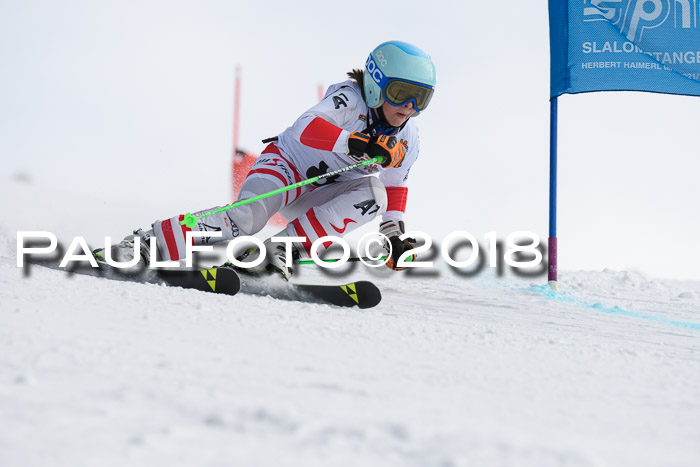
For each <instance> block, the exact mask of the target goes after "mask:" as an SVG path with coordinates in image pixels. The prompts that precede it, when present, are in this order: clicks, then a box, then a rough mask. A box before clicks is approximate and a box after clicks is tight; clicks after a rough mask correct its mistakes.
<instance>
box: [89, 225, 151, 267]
mask: <svg viewBox="0 0 700 467" xmlns="http://www.w3.org/2000/svg"><path fill="white" fill-rule="evenodd" d="M152 236H153V230H149V231H147V232H144V231H143V229H136V230H134V233H133V234H132V235H128V236H126V237H124V240H122V241H121V242H119V243H118V244H116V245H112V247H111V248H110V252H111V258H112V260H113V261H116V262H120V263H126V262H129V261H131V260H133V259H134V257H135V255H136V254H137V253H136V252H135V251H134V250H135V241H134V239H135V238H137V237H138V238H139V251H138V255H139V257H140V259H139V262H138V264H137V266H135V268H141V267H148V264H149V262H150V260H151V237H152ZM92 254H93V256H94V257H95V259H96V260H97V262H98V263H99V264H105V265H106V264H107V259H106V257H105V251H104V248H98V249H96V250H93V252H92Z"/></svg>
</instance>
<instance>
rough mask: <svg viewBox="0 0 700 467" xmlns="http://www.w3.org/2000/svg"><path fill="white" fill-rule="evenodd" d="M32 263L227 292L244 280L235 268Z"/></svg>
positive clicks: (126, 279)
mask: <svg viewBox="0 0 700 467" xmlns="http://www.w3.org/2000/svg"><path fill="white" fill-rule="evenodd" d="M30 264H32V265H36V266H43V267H46V268H49V269H53V270H57V271H63V272H66V273H68V274H79V275H83V276H93V277H101V278H104V279H109V280H116V281H122V282H135V283H141V284H159V285H166V286H170V287H180V288H183V289H194V290H199V291H202V292H210V293H217V294H225V295H236V294H237V293H238V292H239V291H240V289H241V281H240V279H239V277H238V274H236V271H233V270H232V269H231V268H216V267H214V268H202V269H147V270H144V271H140V272H126V271H124V270H122V269H117V268H112V267H110V266H107V265H104V264H102V265H100V267H97V268H93V267H91V266H89V265H80V266H78V267H74V268H61V267H59V266H58V265H57V264H55V263H54V262H50V261H30Z"/></svg>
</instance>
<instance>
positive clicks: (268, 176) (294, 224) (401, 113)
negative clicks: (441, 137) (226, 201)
mask: <svg viewBox="0 0 700 467" xmlns="http://www.w3.org/2000/svg"><path fill="white" fill-rule="evenodd" d="M348 76H349V77H350V78H351V80H348V81H345V82H342V83H339V84H334V85H332V86H330V87H329V88H328V90H327V91H326V94H325V96H324V98H323V99H322V100H321V102H319V103H318V104H317V105H315V106H314V107H312V108H310V109H309V110H307V111H306V112H304V113H303V114H302V115H301V117H299V119H297V121H296V122H295V123H294V124H293V125H292V126H291V127H289V128H287V129H286V130H285V131H283V132H282V133H281V134H279V135H278V137H277V138H274V139H273V140H274V142H272V143H270V144H269V145H268V146H267V147H266V148H265V150H263V152H262V153H261V154H260V157H259V158H258V159H257V160H256V162H255V164H254V165H253V166H252V167H251V169H250V171H249V172H248V175H247V177H246V179H245V182H244V183H243V186H242V187H241V190H240V193H239V198H238V199H239V200H244V199H249V198H252V197H254V196H257V195H260V194H263V193H267V192H269V191H272V190H276V189H278V188H282V187H285V186H289V185H292V184H294V183H297V182H300V181H302V180H305V179H307V178H311V177H314V176H317V175H321V174H324V173H327V172H331V171H334V170H337V169H341V168H344V167H346V166H348V165H352V164H356V163H357V162H360V161H362V160H366V159H368V158H370V157H374V156H382V157H384V160H383V162H382V164H381V165H377V164H371V165H367V166H364V167H362V168H360V169H356V170H354V171H350V172H345V173H342V174H340V175H336V176H333V177H330V178H326V179H322V180H320V181H319V182H317V183H315V184H311V185H306V186H304V187H300V188H297V189H294V190H290V191H287V192H285V193H281V194H278V195H275V196H273V197H269V198H265V199H263V200H259V201H255V202H253V203H250V204H247V205H244V206H240V207H237V208H234V209H232V210H228V211H224V212H220V213H216V214H212V215H209V216H206V217H203V218H201V219H197V225H196V226H195V227H194V228H193V229H192V230H194V231H210V230H219V231H221V232H222V235H223V236H222V237H218V238H214V237H199V236H197V235H194V236H193V242H194V244H205V243H207V244H211V243H213V242H214V241H230V240H232V239H233V238H235V237H238V236H239V235H253V234H255V233H257V232H259V231H260V230H261V229H262V228H263V227H264V226H265V224H266V223H267V221H268V220H269V219H270V217H272V216H273V215H274V214H275V213H276V212H280V214H282V216H283V217H284V218H285V219H291V222H289V223H288V224H287V226H286V228H285V229H284V230H283V231H282V232H280V233H278V234H277V235H275V236H287V237H305V238H306V240H305V241H303V242H295V243H294V244H293V256H294V258H295V259H297V258H305V257H308V256H309V255H310V248H311V244H312V243H313V242H314V241H315V240H317V239H318V238H320V237H324V236H328V235H332V236H342V235H345V234H347V233H349V232H352V231H353V230H354V229H357V228H358V227H360V226H362V225H364V224H366V223H367V222H370V221H372V220H374V219H376V218H378V217H380V216H381V224H380V232H381V233H383V234H384V235H385V236H386V237H387V239H388V242H385V248H386V249H387V251H389V242H390V243H391V247H392V248H391V251H392V255H391V258H390V259H389V261H387V265H388V266H389V267H390V268H392V269H397V268H396V265H395V264H396V260H397V259H398V258H399V256H400V255H401V254H402V253H403V252H404V251H406V250H407V249H411V248H412V247H413V245H412V244H411V242H409V241H400V240H399V238H398V237H399V236H400V235H402V234H403V233H404V232H405V228H404V224H403V221H402V219H403V215H404V212H405V209H406V200H407V193H408V188H407V181H408V175H409V171H410V169H411V166H412V165H413V163H414V162H415V161H416V159H417V158H418V153H419V139H418V128H417V126H416V125H415V122H414V121H413V119H412V117H414V116H415V115H417V114H418V113H420V111H422V110H425V108H426V107H427V105H428V103H429V102H430V99H431V97H432V94H433V89H434V86H435V67H434V65H433V62H432V60H431V59H430V57H429V56H428V55H427V54H426V53H425V52H423V51H422V50H420V49H419V48H417V47H415V46H413V45H410V44H407V43H405V42H399V41H391V42H385V43H383V44H381V45H379V46H378V47H377V48H375V49H374V50H373V51H372V53H371V54H370V56H369V58H368V60H367V63H366V65H365V68H364V70H362V71H361V70H357V69H356V70H353V71H352V72H350V73H348ZM215 209H217V208H212V209H208V210H205V211H200V212H198V213H194V215H195V216H200V215H202V214H204V213H207V212H211V211H213V210H215ZM183 218H184V216H183V215H179V216H175V217H172V218H170V219H166V220H162V221H156V222H155V223H154V224H153V230H152V231H149V232H143V231H142V230H140V229H139V230H137V231H136V232H135V233H134V234H135V235H139V236H140V237H141V238H142V239H144V240H146V239H148V238H150V236H152V235H155V236H156V245H157V246H158V254H159V256H160V257H161V258H162V259H164V260H180V259H184V256H185V238H186V237H185V234H186V232H187V231H188V230H190V229H189V228H188V227H185V226H183V225H181V224H180V221H182V219H183ZM130 239H131V243H132V251H133V236H131V237H127V238H126V239H125V240H124V241H123V242H122V244H120V246H122V247H124V246H125V245H123V244H124V242H126V243H127V245H126V247H127V248H128V243H129V240H130ZM147 243H148V242H144V241H142V242H141V244H142V245H144V244H146V245H147ZM265 246H266V250H267V253H268V254H267V261H266V263H265V266H264V267H265V268H266V269H267V270H270V271H277V272H280V273H282V274H283V275H284V276H285V277H286V278H289V277H290V275H291V274H292V268H289V267H287V266H286V251H285V250H286V249H285V246H284V244H283V243H272V242H271V241H270V239H268V240H267V241H266V242H265ZM327 246H328V243H326V244H324V247H327ZM322 249H323V248H321V249H320V250H319V251H321V250H322ZM144 253H145V252H144V251H143V246H142V251H141V254H142V256H143V255H144ZM132 254H133V253H132Z"/></svg>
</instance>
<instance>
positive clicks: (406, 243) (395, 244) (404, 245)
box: [379, 221, 416, 271]
mask: <svg viewBox="0 0 700 467" xmlns="http://www.w3.org/2000/svg"><path fill="white" fill-rule="evenodd" d="M379 233H381V234H383V235H384V236H385V237H386V240H384V250H386V253H387V255H388V254H389V251H391V257H390V258H389V259H388V260H387V262H386V263H385V264H386V265H387V267H388V268H389V269H393V270H394V271H401V270H402V269H406V268H405V267H398V266H397V264H398V262H399V258H400V257H401V255H402V254H404V252H405V251H407V250H412V249H413V248H414V244H415V243H416V239H415V238H407V239H405V240H400V239H399V237H400V236H401V235H403V234H404V233H406V229H405V227H404V224H403V221H385V222H382V223H381V224H379ZM389 245H391V247H390V246H389ZM415 260H416V255H410V256H408V257H407V258H406V260H405V261H407V262H411V261H415Z"/></svg>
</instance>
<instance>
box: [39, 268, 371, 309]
mask: <svg viewBox="0 0 700 467" xmlns="http://www.w3.org/2000/svg"><path fill="white" fill-rule="evenodd" d="M29 263H30V264H32V265H33V266H43V267H46V268H49V269H53V270H58V271H63V272H66V273H68V274H80V275H87V276H93V277H102V278H104V279H109V280H116V281H123V282H135V283H145V284H161V285H166V286H170V287H180V288H184V289H194V290H199V291H202V292H208V293H217V294H226V295H236V294H237V293H244V294H248V295H258V296H270V297H273V298H277V299H280V300H289V301H299V302H307V303H318V304H327V305H335V306H341V307H358V308H361V309H365V308H372V307H374V306H377V305H378V304H379V303H380V302H381V299H382V295H381V292H380V290H379V288H378V287H377V286H376V285H374V284H373V283H371V282H368V281H356V282H350V283H346V284H340V285H327V284H296V283H293V282H286V281H284V280H283V279H282V278H281V277H277V276H261V277H258V276H250V275H243V274H241V275H240V276H239V274H238V273H237V272H236V270H235V269H234V268H232V267H230V266H226V265H223V266H218V267H217V266H215V267H210V268H201V269H185V268H182V269H155V270H151V269H148V270H145V271H143V272H141V273H127V272H124V271H123V270H121V269H116V268H112V267H109V266H106V265H101V266H100V267H98V268H93V267H90V266H88V265H81V266H78V267H76V268H70V269H68V268H61V267H58V265H57V264H56V263H55V262H52V261H29Z"/></svg>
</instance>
